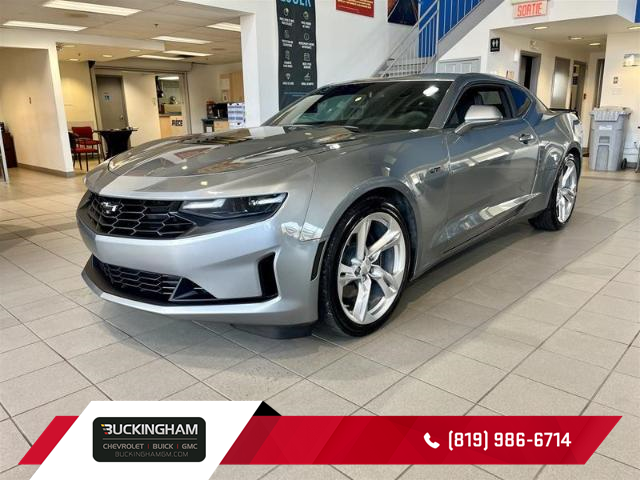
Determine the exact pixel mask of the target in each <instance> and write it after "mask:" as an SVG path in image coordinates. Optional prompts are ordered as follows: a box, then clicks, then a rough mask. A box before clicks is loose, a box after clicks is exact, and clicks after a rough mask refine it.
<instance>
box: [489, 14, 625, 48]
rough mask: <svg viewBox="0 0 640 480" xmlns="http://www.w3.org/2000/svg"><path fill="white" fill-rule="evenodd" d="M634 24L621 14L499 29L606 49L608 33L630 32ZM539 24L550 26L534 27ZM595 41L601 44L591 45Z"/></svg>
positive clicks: (546, 39)
mask: <svg viewBox="0 0 640 480" xmlns="http://www.w3.org/2000/svg"><path fill="white" fill-rule="evenodd" d="M633 25H634V23H632V22H629V21H628V20H625V19H624V18H622V17H620V16H617V15H607V16H602V17H592V18H583V19H575V20H564V21H562V22H549V23H536V24H535V25H522V26H518V27H508V28H501V29H499V30H498V31H504V32H510V33H515V34H518V35H523V36H526V37H528V38H531V39H534V40H543V41H546V42H552V43H562V44H565V45H572V46H574V47H582V48H585V49H589V50H593V51H597V50H604V48H605V46H606V43H607V35H608V34H610V33H624V32H629V27H631V26H633ZM538 26H547V27H549V28H546V29H544V30H534V29H533V27H538ZM569 37H583V38H582V39H580V40H570V38H569ZM594 42H600V43H601V45H599V46H590V45H589V43H594Z"/></svg>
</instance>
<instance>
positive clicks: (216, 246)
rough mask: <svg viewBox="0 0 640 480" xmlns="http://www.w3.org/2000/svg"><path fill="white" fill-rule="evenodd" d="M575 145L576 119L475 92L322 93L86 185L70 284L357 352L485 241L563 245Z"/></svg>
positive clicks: (429, 88) (523, 94) (116, 166)
mask: <svg viewBox="0 0 640 480" xmlns="http://www.w3.org/2000/svg"><path fill="white" fill-rule="evenodd" d="M581 136H582V127H581V125H580V122H579V121H578V118H577V117H576V116H575V115H574V114H572V113H570V112H557V111H551V110H549V109H547V108H546V107H545V106H544V105H543V104H542V103H541V102H540V101H539V100H538V99H537V98H536V97H535V96H533V95H532V94H531V93H530V92H528V91H527V90H525V89H524V88H522V87H521V86H519V85H518V84H516V83H514V82H511V81H509V80H505V79H503V78H498V77H493V76H489V75H481V74H465V75H447V74H443V75H424V76H417V77H407V78H402V79H393V80H389V79H375V80H363V81H356V82H350V83H344V84H336V85H330V86H326V87H323V88H320V89H318V90H316V91H314V92H312V93H310V94H309V95H307V96H305V97H303V98H301V99H300V100H299V101H297V102H296V103H294V104H292V105H290V106H289V107H287V108H285V109H284V110H282V111H281V112H279V113H278V114H276V115H275V116H274V117H273V118H271V119H270V120H268V121H267V122H266V123H265V124H264V125H263V126H261V127H258V128H248V129H240V130H232V131H227V132H222V133H207V134H198V135H188V136H184V137H176V138H168V139H162V140H158V141H155V142H151V143H147V144H144V145H141V146H138V147H136V148H133V149H132V150H129V151H127V152H125V153H122V154H120V155H117V156H115V157H113V158H111V159H110V161H109V162H106V163H103V164H102V165H101V166H99V167H98V168H96V169H94V170H93V171H91V172H90V173H89V174H88V175H87V177H86V184H87V187H88V192H87V193H86V195H85V196H84V198H83V199H82V201H81V203H80V205H79V207H78V212H77V218H78V224H79V227H80V231H81V233H82V237H83V238H84V241H85V243H86V244H87V246H88V248H89V249H90V251H91V253H92V257H91V259H90V260H89V262H88V263H87V265H86V267H85V270H84V272H83V276H84V278H85V280H86V282H87V284H88V285H89V286H90V287H91V288H92V289H93V290H94V291H95V292H96V293H97V294H98V295H99V296H100V297H101V298H103V299H105V300H109V301H112V302H116V303H119V304H122V305H126V306H129V307H133V308H138V309H141V310H146V311H150V312H156V313H161V314H167V315H172V316H176V317H184V318H191V319H198V320H212V321H222V322H228V323H232V324H239V325H250V326H252V328H253V329H254V330H257V331H258V332H261V333H264V334H266V335H299V334H303V333H306V332H308V330H309V326H310V325H311V324H313V323H314V322H316V321H317V320H318V319H321V320H323V321H325V322H327V323H328V324H329V325H330V326H331V327H333V328H334V329H336V330H337V331H339V332H341V333H343V334H347V335H356V336H359V335H366V334H368V333H370V332H372V331H374V330H376V329H377V328H379V327H380V326H381V325H382V324H383V323H384V322H385V321H386V320H387V319H388V318H389V316H390V315H391V313H392V312H393V309H394V307H395V306H396V304H397V303H398V300H399V297H400V295H401V293H402V291H403V289H404V288H405V286H406V284H407V282H408V281H410V280H411V279H414V278H417V277H419V276H420V275H423V274H424V273H425V272H426V271H427V270H428V269H429V268H430V267H432V266H434V265H435V264H436V263H438V262H440V261H441V260H443V259H444V258H446V257H448V256H450V255H452V254H454V253H456V252H458V251H460V250H461V249H464V248H466V247H467V246H469V245H470V244H472V243H474V242H476V241H478V240H479V239H481V238H483V236H484V235H486V234H488V233H489V232H492V231H494V230H495V229H496V228H498V227H500V226H502V225H505V224H507V223H509V222H512V221H514V220H518V219H523V218H526V219H529V221H530V223H531V225H533V226H534V227H535V228H540V229H544V230H559V229H561V228H562V227H563V226H564V225H565V224H566V223H567V222H568V221H569V219H570V217H571V213H572V211H573V208H574V205H575V200H576V193H577V185H578V177H579V174H580V159H581V146H580V145H581V140H582V139H581ZM283 327H287V328H283Z"/></svg>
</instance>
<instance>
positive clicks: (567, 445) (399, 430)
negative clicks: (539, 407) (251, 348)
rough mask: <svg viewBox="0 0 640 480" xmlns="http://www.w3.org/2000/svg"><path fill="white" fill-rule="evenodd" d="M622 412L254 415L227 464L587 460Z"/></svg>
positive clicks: (570, 462)
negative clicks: (612, 414) (611, 414)
mask: <svg viewBox="0 0 640 480" xmlns="http://www.w3.org/2000/svg"><path fill="white" fill-rule="evenodd" d="M620 418H621V417H604V416H600V417H583V416H573V417H553V416H546V417H524V416H522V417H501V416H492V417H375V416H372V417H366V416H362V417H361V416H353V417H259V416H256V417H253V418H252V419H251V420H250V421H249V423H248V424H247V426H246V427H245V429H244V430H243V431H242V433H241V434H240V436H239V437H238V438H237V439H236V442H235V443H234V445H233V446H232V447H231V449H230V450H229V452H228V453H227V455H226V456H225V458H224V459H223V461H222V464H236V465H246V464H264V465H294V464H295V465H312V464H325V465H326V464H333V465H340V464H343V465H344V464H373V465H375V464H378V465H380V464H400V465H408V464H475V465H481V464H584V463H586V462H587V460H589V458H590V457H591V455H593V453H594V452H595V451H596V449H597V448H598V446H599V445H600V444H601V443H602V441H603V440H604V439H605V438H606V436H607V435H608V434H609V432H610V431H611V430H612V429H613V427H614V426H615V425H616V423H617V422H618V421H619V420H620ZM267 432H268V434H267ZM427 433H428V434H429V440H430V441H431V442H432V445H435V443H433V442H436V443H438V444H439V446H438V447H435V448H434V447H432V446H429V445H428V444H427V441H426V440H425V434H427ZM258 439H262V443H261V444H260V445H258ZM456 439H457V440H456ZM454 440H455V441H454ZM476 441H477V442H479V443H481V445H479V446H478V445H476ZM485 446H486V448H485Z"/></svg>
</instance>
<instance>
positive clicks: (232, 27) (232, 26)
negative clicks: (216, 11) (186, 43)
mask: <svg viewBox="0 0 640 480" xmlns="http://www.w3.org/2000/svg"><path fill="white" fill-rule="evenodd" d="M207 27H209V28H217V29H218V30H229V31H230V32H239V31H240V25H238V24H237V23H229V22H220V23H214V24H213V25H207Z"/></svg>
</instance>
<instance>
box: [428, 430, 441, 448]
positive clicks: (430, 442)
mask: <svg viewBox="0 0 640 480" xmlns="http://www.w3.org/2000/svg"><path fill="white" fill-rule="evenodd" d="M424 441H425V442H427V445H429V446H430V447H431V448H434V449H435V448H438V447H439V446H440V444H439V443H438V442H432V441H431V435H429V432H427V433H425V434H424Z"/></svg>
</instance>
